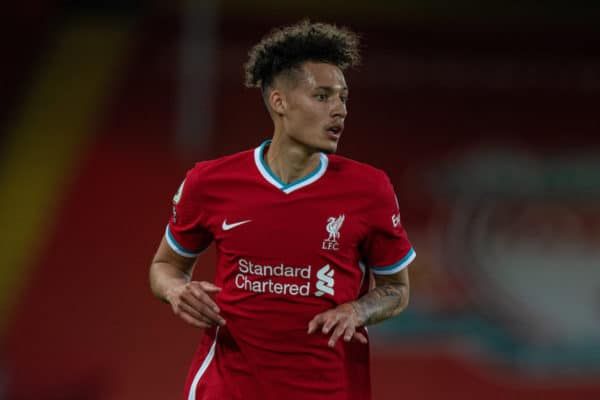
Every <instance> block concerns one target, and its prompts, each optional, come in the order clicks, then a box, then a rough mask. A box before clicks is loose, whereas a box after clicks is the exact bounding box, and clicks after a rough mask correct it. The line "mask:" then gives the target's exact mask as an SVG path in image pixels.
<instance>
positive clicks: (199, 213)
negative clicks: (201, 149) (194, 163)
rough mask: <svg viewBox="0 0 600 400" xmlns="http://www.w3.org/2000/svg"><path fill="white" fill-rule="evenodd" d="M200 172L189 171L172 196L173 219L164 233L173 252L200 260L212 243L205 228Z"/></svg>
mask: <svg viewBox="0 0 600 400" xmlns="http://www.w3.org/2000/svg"><path fill="white" fill-rule="evenodd" d="M197 169H198V167H196V168H194V169H192V170H190V171H188V173H187V175H186V177H185V179H184V180H183V182H182V183H181V185H180V186H179V189H178V190H177V193H175V196H173V205H172V212H171V218H170V219H169V223H168V224H167V228H166V232H165V237H166V239H167V243H168V244H169V246H170V247H171V249H173V251H175V252H176V253H178V254H179V255H182V256H184V257H197V256H198V255H199V254H200V253H201V252H202V251H203V250H204V249H206V248H207V247H208V245H210V243H211V242H212V239H213V238H212V235H211V233H210V232H209V231H208V229H207V228H206V226H205V224H204V221H205V218H204V217H205V216H204V210H203V208H202V196H201V190H200V189H201V187H199V186H200V183H199V179H198V177H197V176H196V175H197V174H198V171H197Z"/></svg>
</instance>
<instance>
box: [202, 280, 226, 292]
mask: <svg viewBox="0 0 600 400" xmlns="http://www.w3.org/2000/svg"><path fill="white" fill-rule="evenodd" d="M198 286H200V288H201V289H202V290H204V291H205V292H207V293H219V292H220V291H221V290H223V289H221V288H220V287H218V286H216V285H213V284H212V283H210V282H206V281H201V282H198Z"/></svg>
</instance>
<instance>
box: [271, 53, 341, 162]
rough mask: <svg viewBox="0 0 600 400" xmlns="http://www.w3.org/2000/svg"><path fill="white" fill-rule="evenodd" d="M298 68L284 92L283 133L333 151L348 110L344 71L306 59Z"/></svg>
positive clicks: (335, 148)
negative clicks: (289, 85) (293, 79)
mask: <svg viewBox="0 0 600 400" xmlns="http://www.w3.org/2000/svg"><path fill="white" fill-rule="evenodd" d="M301 70H302V73H301V74H298V77H299V80H298V81H297V82H296V83H295V84H294V85H291V87H289V88H288V89H287V90H285V93H284V96H285V102H286V108H285V112H284V113H283V131H284V134H285V135H286V136H288V138H289V139H291V140H292V141H294V142H297V143H299V144H302V145H304V146H306V147H308V148H310V149H314V150H317V151H322V152H325V153H335V151H336V150H337V145H338V141H339V139H340V136H341V134H342V130H343V129H344V119H345V118H346V115H347V114H348V111H347V109H346V101H347V99H348V88H347V86H346V80H345V79H344V74H343V73H342V71H341V70H340V69H339V68H338V67H336V66H335V65H331V64H326V63H315V62H306V63H304V64H302V66H301Z"/></svg>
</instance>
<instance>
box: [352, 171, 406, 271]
mask: <svg viewBox="0 0 600 400" xmlns="http://www.w3.org/2000/svg"><path fill="white" fill-rule="evenodd" d="M382 175H383V177H382V179H381V180H380V181H379V185H378V187H377V188H376V190H374V195H375V196H376V197H375V199H374V200H373V210H372V212H371V213H370V218H369V221H370V230H369V233H368V236H367V238H366V241H365V245H364V248H363V254H362V256H363V258H364V259H365V260H366V262H367V264H368V265H369V267H370V268H371V271H373V273H374V274H377V275H391V274H395V273H396V272H399V271H401V270H402V269H404V268H405V267H406V266H408V264H410V263H411V262H412V261H413V260H414V258H415V256H416V253H415V250H414V249H413V247H412V245H411V243H410V241H409V240H408V237H407V234H406V231H405V230H404V227H403V226H402V221H401V218H400V210H399V207H398V199H397V197H396V194H395V192H394V188H393V187H392V184H391V182H390V180H389V178H388V177H387V175H385V174H383V173H382Z"/></svg>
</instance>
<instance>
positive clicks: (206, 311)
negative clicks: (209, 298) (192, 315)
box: [182, 296, 225, 326]
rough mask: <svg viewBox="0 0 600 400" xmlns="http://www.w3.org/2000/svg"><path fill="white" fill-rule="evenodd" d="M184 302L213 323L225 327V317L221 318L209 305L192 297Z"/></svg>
mask: <svg viewBox="0 0 600 400" xmlns="http://www.w3.org/2000/svg"><path fill="white" fill-rule="evenodd" d="M182 300H183V301H182V302H183V303H185V304H187V305H188V306H189V307H191V308H193V309H194V310H195V311H196V312H197V313H199V314H201V315H202V316H204V317H205V318H206V319H208V320H209V321H210V322H211V323H213V324H215V325H219V326H223V325H225V319H223V317H221V316H220V315H219V313H218V312H215V311H214V309H213V308H212V307H211V306H210V305H209V304H205V303H202V302H201V301H199V300H198V299H196V298H194V297H192V296H190V297H183V299H182Z"/></svg>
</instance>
